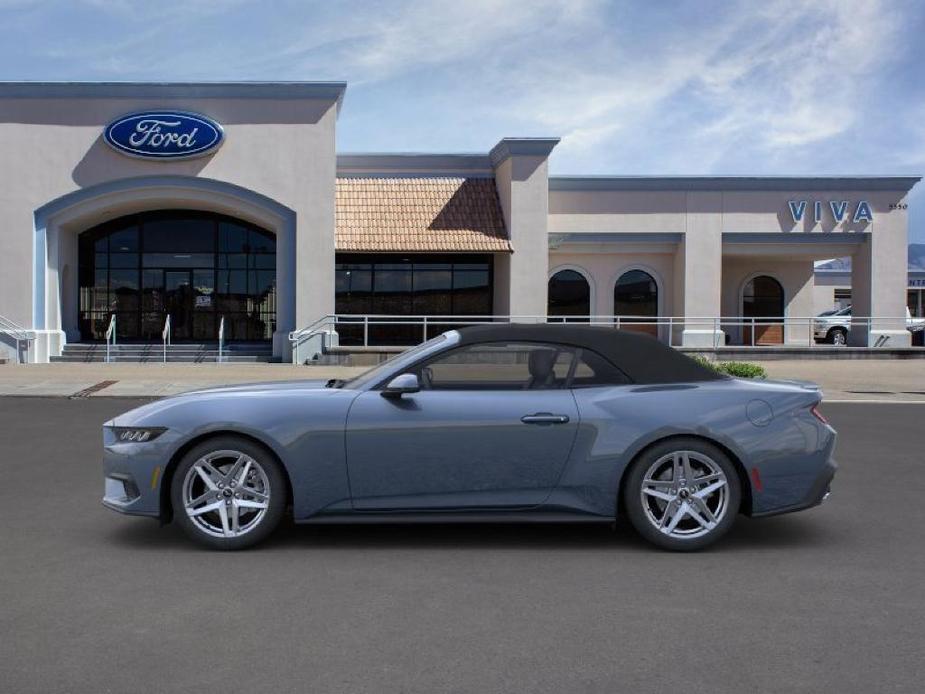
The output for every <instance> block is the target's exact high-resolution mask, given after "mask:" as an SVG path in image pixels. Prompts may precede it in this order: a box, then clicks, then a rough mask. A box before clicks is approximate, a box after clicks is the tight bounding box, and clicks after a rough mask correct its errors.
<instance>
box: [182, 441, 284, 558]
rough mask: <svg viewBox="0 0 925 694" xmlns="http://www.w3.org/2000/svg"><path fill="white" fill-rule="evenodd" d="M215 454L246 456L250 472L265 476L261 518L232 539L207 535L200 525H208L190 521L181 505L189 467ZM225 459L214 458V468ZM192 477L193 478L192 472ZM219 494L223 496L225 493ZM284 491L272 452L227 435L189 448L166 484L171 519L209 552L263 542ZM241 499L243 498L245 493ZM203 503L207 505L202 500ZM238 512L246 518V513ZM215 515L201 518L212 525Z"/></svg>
mask: <svg viewBox="0 0 925 694" xmlns="http://www.w3.org/2000/svg"><path fill="white" fill-rule="evenodd" d="M218 451H235V452H239V453H243V454H244V455H245V456H247V457H249V458H250V459H251V460H252V461H253V462H254V463H256V464H257V465H256V466H254V465H253V464H252V466H251V469H252V470H254V471H256V470H257V469H259V470H261V471H262V472H263V474H264V476H265V485H264V486H265V487H266V488H268V489H269V499H268V500H267V502H266V508H265V511H264V512H263V515H262V516H261V517H259V519H257V518H256V517H255V518H254V522H253V525H252V527H250V528H249V529H247V530H246V531H245V532H243V533H242V534H240V535H236V536H233V537H221V536H215V535H213V534H209V532H208V531H207V530H205V529H204V528H203V525H207V524H208V522H206V523H198V522H194V521H193V519H192V518H191V517H190V516H189V515H188V513H187V511H186V507H185V504H184V498H183V497H184V484H185V483H186V479H187V476H188V475H189V474H190V471H191V469H192V467H193V465H195V464H196V463H197V462H198V461H199V460H201V459H203V458H204V457H206V456H209V455H211V454H215V453H216V452H218ZM225 460H229V461H230V460H232V458H231V457H230V456H229V457H227V458H225V457H222V458H218V459H216V462H217V465H221V464H222V461H225ZM228 465H229V464H228V463H225V467H226V469H227V467H228ZM216 469H217V468H216ZM192 475H196V473H195V472H193V473H192ZM223 486H224V485H223ZM229 486H230V485H229ZM210 491H211V490H210ZM222 491H223V492H225V493H227V491H228V490H222ZM287 492H288V485H287V483H286V478H285V476H284V474H283V471H282V469H281V467H280V464H279V462H278V461H277V460H276V457H275V456H274V455H273V454H272V453H270V452H269V451H268V450H267V449H265V448H264V447H263V446H260V445H258V444H256V443H254V442H253V441H250V440H248V439H245V438H241V437H238V436H230V435H228V436H217V437H215V438H211V439H208V440H206V441H203V442H202V443H200V444H198V445H196V446H194V447H193V448H191V449H190V450H189V451H188V452H187V453H186V455H184V456H183V459H182V460H181V461H180V463H179V465H177V469H176V470H175V471H174V474H173V479H172V481H171V485H170V501H171V504H172V508H173V517H174V519H175V520H176V521H177V523H178V524H179V525H180V527H181V528H183V531H184V532H185V533H186V534H187V535H189V537H191V538H192V539H193V540H195V541H196V542H198V543H199V544H201V545H204V546H206V547H209V548H211V549H218V550H236V549H244V548H246V547H251V546H253V545H256V544H257V543H259V542H261V541H262V540H264V539H266V538H267V536H269V535H270V534H271V533H272V532H273V531H274V530H275V529H276V527H277V526H278V525H279V523H280V521H281V520H282V518H283V515H284V513H285V511H286V505H287V497H288V493H287ZM218 493H219V490H217V489H216V494H218ZM245 496H247V494H246V493H245ZM205 503H209V502H208V501H206V502H205ZM229 503H231V502H229ZM241 513H242V514H244V515H246V513H247V512H241ZM253 513H254V514H255V516H256V515H257V513H258V512H256V511H254V512H253ZM217 515H218V513H217V512H216V513H214V514H203V517H204V519H211V521H212V522H213V523H214V522H216V521H215V516H217ZM244 527H245V526H242V529H243V528H244Z"/></svg>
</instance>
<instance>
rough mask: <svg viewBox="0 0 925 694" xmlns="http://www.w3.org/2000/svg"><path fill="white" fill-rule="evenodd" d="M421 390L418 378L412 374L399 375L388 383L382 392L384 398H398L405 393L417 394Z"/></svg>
mask: <svg viewBox="0 0 925 694" xmlns="http://www.w3.org/2000/svg"><path fill="white" fill-rule="evenodd" d="M420 390H421V384H420V383H418V377H417V376H415V375H414V374H400V375H398V376H396V377H395V378H393V379H392V380H391V381H389V383H388V385H387V386H386V387H385V388H384V389H383V390H382V397H384V398H400V397H401V396H402V395H405V394H406V393H417V392H418V391H420Z"/></svg>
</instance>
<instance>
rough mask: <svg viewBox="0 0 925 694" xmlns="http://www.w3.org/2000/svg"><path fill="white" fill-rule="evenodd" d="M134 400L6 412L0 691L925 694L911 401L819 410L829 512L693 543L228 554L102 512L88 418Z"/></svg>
mask: <svg viewBox="0 0 925 694" xmlns="http://www.w3.org/2000/svg"><path fill="white" fill-rule="evenodd" d="M140 402H142V401H140V400H129V399H122V398H92V399H82V400H69V399H66V398H36V397H7V398H0V444H2V445H0V452H2V464H0V465H2V467H0V472H2V480H3V481H2V483H0V509H2V512H0V518H2V522H3V529H2V532H0V691H8V692H17V693H24V692H44V693H50V692H120V693H121V692H167V691H179V690H181V689H182V690H186V691H193V690H195V689H199V688H208V689H209V690H223V691H226V692H243V691H256V692H269V691H276V692H309V691H311V692H393V691H395V692H397V691H402V692H444V691H447V692H494V691H531V692H532V691H536V692H598V691H600V692H603V691H608V692H613V691H640V692H662V691H665V692H667V691H684V692H689V693H691V694H696V693H697V692H705V691H712V692H737V693H741V692H784V691H786V692H814V693H815V692H919V691H922V684H921V682H922V681H923V679H925V664H923V663H925V658H923V657H922V652H923V648H925V590H923V585H925V579H923V576H925V558H923V554H925V503H923V501H922V499H923V495H925V445H923V441H925V438H923V433H922V432H923V427H922V422H923V417H925V405H913V404H906V405H890V404H831V405H828V406H824V408H823V411H824V412H825V413H826V414H827V415H828V416H829V418H830V420H831V421H832V423H833V425H834V426H835V427H836V428H837V429H839V432H840V436H841V438H840V441H839V446H838V449H837V458H838V460H839V463H840V466H841V469H840V471H839V475H838V476H837V477H836V479H835V483H834V493H833V495H832V497H831V498H830V500H829V501H828V502H827V503H826V504H825V505H824V506H822V507H821V508H818V509H814V510H811V511H808V512H805V513H800V514H796V515H792V516H782V517H778V518H770V519H765V520H754V521H751V520H747V519H740V521H739V523H738V524H737V526H736V528H735V529H734V530H733V532H732V533H731V535H730V536H728V537H727V538H726V539H725V540H724V541H722V542H721V544H720V545H718V546H716V547H715V548H714V549H712V550H710V551H707V552H703V553H699V554H691V555H680V554H669V553H664V552H660V551H657V550H654V549H652V548H651V547H649V546H647V545H645V544H643V543H642V542H641V541H639V540H637V539H636V538H635V537H634V535H633V534H632V532H631V531H630V530H629V529H628V528H627V527H625V526H623V527H618V528H617V529H616V530H613V529H611V528H609V527H606V526H600V527H598V526H592V527H588V526H581V525H564V526H563V525H560V526H514V525H506V526H485V525H473V526H455V527H447V526H434V527H415V526H392V527H370V526H353V527H330V526H322V527H310V526H291V525H290V526H287V527H286V528H284V529H283V531H282V532H281V533H279V534H278V535H277V536H276V537H275V538H274V539H273V540H272V541H271V542H269V543H267V544H266V545H265V546H263V547H261V548H259V549H257V550H254V551H248V552H242V553H233V554H228V553H211V552H208V551H203V550H200V549H198V548H196V547H194V546H193V545H191V544H190V543H189V542H188V541H187V540H186V539H185V537H184V536H182V535H181V533H180V532H179V530H178V529H177V528H175V527H172V526H169V527H164V528H161V527H159V526H158V524H157V523H156V522H155V521H152V520H148V519H133V518H126V517H122V516H119V515H117V514H115V513H112V512H110V511H108V510H106V509H104V508H103V507H102V506H101V505H100V503H99V497H100V496H101V491H102V480H101V475H100V465H99V458H100V453H101V441H100V433H99V426H100V424H101V423H102V422H103V421H104V420H106V419H108V418H109V417H111V416H113V415H115V414H117V413H118V412H121V411H123V410H126V409H129V408H131V407H134V406H135V405H136V404H139V403H140Z"/></svg>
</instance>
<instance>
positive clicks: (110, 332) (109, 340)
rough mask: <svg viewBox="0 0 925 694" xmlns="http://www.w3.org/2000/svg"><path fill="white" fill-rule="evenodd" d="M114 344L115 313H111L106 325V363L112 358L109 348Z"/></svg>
mask: <svg viewBox="0 0 925 694" xmlns="http://www.w3.org/2000/svg"><path fill="white" fill-rule="evenodd" d="M115 344H116V314H115V313H113V314H112V316H110V318H109V325H108V326H107V327H106V363H107V364H108V363H109V362H110V361H111V360H112V356H111V354H110V351H109V348H110V347H111V346H115Z"/></svg>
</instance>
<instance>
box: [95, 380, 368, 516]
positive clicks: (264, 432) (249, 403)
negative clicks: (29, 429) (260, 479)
mask: <svg viewBox="0 0 925 694" xmlns="http://www.w3.org/2000/svg"><path fill="white" fill-rule="evenodd" d="M354 397H356V393H355V392H353V391H346V390H337V389H328V390H310V391H306V390H301V391H293V392H287V391H278V390H277V391H273V392H227V393H222V392H217V393H216V392H213V393H197V394H191V395H188V396H180V397H177V398H169V399H166V400H163V401H159V402H157V403H151V404H149V405H145V406H143V407H141V408H138V410H134V411H132V412H128V413H126V414H125V415H122V416H120V417H117V418H116V419H114V420H113V421H112V422H108V423H107V424H110V425H117V426H160V427H166V428H167V431H166V432H165V433H164V434H163V435H162V436H160V437H159V438H158V439H156V440H155V441H152V442H149V443H142V444H114V445H107V446H104V467H105V469H106V470H107V472H108V473H112V472H119V473H123V472H126V471H130V472H131V474H133V476H135V477H136V478H138V479H139V480H140V479H144V480H145V481H146V484H147V486H146V488H145V493H144V494H143V495H142V496H143V497H144V499H143V501H140V502H139V503H138V505H137V506H136V507H133V509H134V510H129V509H124V510H125V511H126V512H143V513H144V515H162V511H163V510H164V509H163V508H162V500H164V499H167V498H168V490H167V488H166V485H169V483H170V479H171V474H172V470H173V467H174V466H175V465H176V464H177V462H178V461H179V458H180V457H181V455H182V453H183V452H184V451H185V450H187V449H188V448H189V447H190V446H191V445H195V443H196V442H198V441H201V440H203V439H204V438H206V437H209V436H214V435H218V434H239V435H243V436H247V437H249V438H252V439H254V440H255V441H258V442H260V443H261V444H263V445H265V446H266V447H267V448H268V449H269V450H271V451H272V452H273V453H274V454H275V455H276V457H277V458H278V459H279V461H280V463H281V464H282V466H283V468H284V470H285V473H286V475H287V476H288V478H289V481H290V484H291V487H292V502H293V516H294V517H295V518H297V519H300V518H304V517H307V516H309V515H312V514H314V513H316V512H317V511H319V510H321V509H323V508H325V507H327V506H330V505H332V504H336V503H339V502H347V501H349V499H350V489H349V483H348V478H347V466H346V457H345V452H344V426H345V423H346V415H347V410H348V409H349V406H350V403H351V402H352V401H353V398H354ZM129 447H130V448H129ZM157 468H160V469H159V471H157ZM162 485H165V486H164V488H163V489H162ZM140 487H141V484H140V483H139V488H140ZM120 510H123V509H120Z"/></svg>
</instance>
